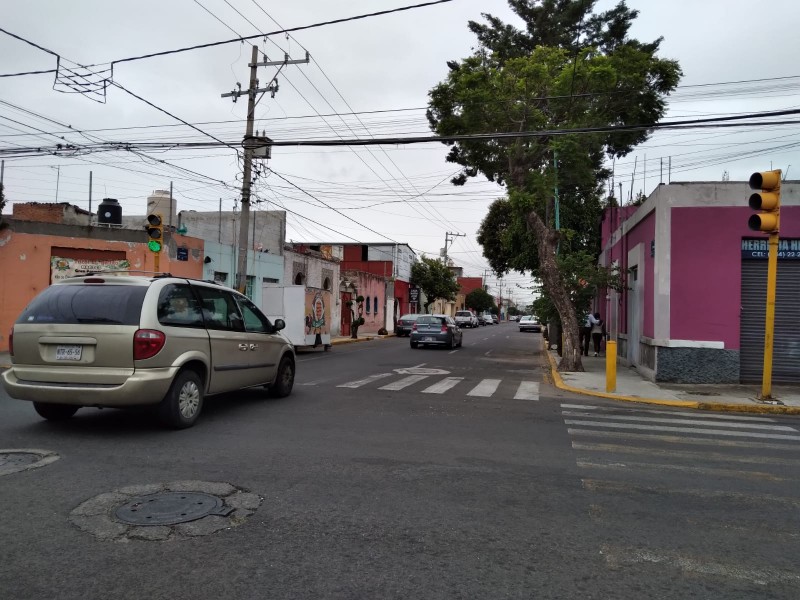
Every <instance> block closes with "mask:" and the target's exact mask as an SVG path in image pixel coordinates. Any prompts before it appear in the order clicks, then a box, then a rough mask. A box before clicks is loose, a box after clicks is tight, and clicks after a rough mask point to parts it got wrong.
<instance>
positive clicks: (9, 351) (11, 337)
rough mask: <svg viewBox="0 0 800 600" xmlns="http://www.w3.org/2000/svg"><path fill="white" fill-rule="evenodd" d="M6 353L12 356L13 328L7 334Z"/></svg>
mask: <svg viewBox="0 0 800 600" xmlns="http://www.w3.org/2000/svg"><path fill="white" fill-rule="evenodd" d="M8 353H9V354H10V355H11V356H14V328H13V327H12V328H11V333H9V334H8Z"/></svg>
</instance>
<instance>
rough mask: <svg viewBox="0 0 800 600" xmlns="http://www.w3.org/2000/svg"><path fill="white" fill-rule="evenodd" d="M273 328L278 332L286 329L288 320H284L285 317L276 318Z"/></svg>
mask: <svg viewBox="0 0 800 600" xmlns="http://www.w3.org/2000/svg"><path fill="white" fill-rule="evenodd" d="M272 328H273V329H274V330H275V331H276V332H278V331H280V330H281V329H285V328H286V321H284V320H283V319H275V323H274V324H273V325H272Z"/></svg>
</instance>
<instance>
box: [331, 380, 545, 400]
mask: <svg viewBox="0 0 800 600" xmlns="http://www.w3.org/2000/svg"><path fill="white" fill-rule="evenodd" d="M391 375H395V373H377V374H375V375H370V376H369V377H364V378H363V379H357V380H355V381H348V382H347V383H342V384H340V385H337V386H336V387H340V388H349V389H356V388H360V387H365V386H370V385H371V384H374V383H376V382H378V381H380V380H382V379H385V378H387V377H390V376H391ZM429 377H430V375H408V376H405V377H402V378H400V379H398V380H397V381H393V382H391V383H387V384H386V385H383V386H381V387H379V388H378V389H380V390H384V391H400V390H403V389H405V388H408V387H411V386H413V385H415V384H417V383H420V382H421V381H424V380H426V379H428V378H429ZM502 382H503V380H502V379H483V380H481V381H479V382H478V383H477V385H474V386H473V387H472V388H471V389H470V390H469V392H467V394H466V395H467V396H471V397H473V398H491V397H493V396H494V395H495V394H496V393H497V390H498V388H499V387H500V385H501V383H502ZM463 383H470V382H467V381H465V378H464V377H444V378H442V379H440V380H438V381H436V382H435V383H433V384H432V385H429V386H428V387H426V388H424V389H423V390H422V391H421V393H423V394H444V393H445V392H448V391H450V390H452V389H453V388H455V387H456V386H458V385H459V384H463ZM513 398H514V400H529V401H530V400H532V401H538V400H539V382H537V381H521V382H519V384H517V388H516V392H515V394H514V396H513Z"/></svg>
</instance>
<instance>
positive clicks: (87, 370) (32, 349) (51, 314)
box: [2, 273, 295, 429]
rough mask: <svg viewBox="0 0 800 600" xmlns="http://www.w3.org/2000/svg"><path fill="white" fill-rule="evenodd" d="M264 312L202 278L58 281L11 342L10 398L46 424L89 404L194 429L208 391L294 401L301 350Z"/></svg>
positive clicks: (23, 318) (34, 304)
mask: <svg viewBox="0 0 800 600" xmlns="http://www.w3.org/2000/svg"><path fill="white" fill-rule="evenodd" d="M284 326H285V323H284V321H283V320H282V319H276V321H275V323H274V324H273V323H271V322H270V321H269V319H267V317H265V316H264V315H263V314H262V313H261V311H260V310H259V309H258V307H256V306H255V304H253V303H252V302H251V301H250V300H249V299H248V298H247V297H246V296H244V295H242V294H240V293H238V292H237V291H235V290H233V289H230V288H227V287H224V286H221V285H218V284H215V283H210V282H205V281H197V280H190V279H184V278H177V277H164V276H157V277H142V276H128V275H115V274H108V273H105V274H103V273H96V274H90V275H86V276H81V277H73V278H69V279H65V280H63V281H58V282H56V283H54V284H53V285H51V286H50V287H47V288H45V289H44V290H43V291H42V292H41V293H40V294H39V295H38V296H36V297H35V298H34V299H33V300H32V301H31V302H30V304H28V306H27V307H26V308H25V310H24V311H23V312H22V314H21V315H20V316H19V318H18V319H17V321H16V323H15V324H14V327H13V329H12V332H11V336H10V337H9V348H10V355H11V360H12V365H11V368H10V369H8V370H6V371H5V372H4V373H3V374H2V379H3V384H4V386H5V389H6V392H7V393H8V394H9V396H11V397H12V398H17V399H20V400H29V401H32V402H33V406H34V408H35V409H36V412H38V413H39V415H40V416H42V417H44V418H45V419H49V420H63V419H68V418H70V417H72V416H73V415H74V414H75V412H76V411H77V410H78V409H79V408H81V407H84V406H91V407H117V408H121V407H129V406H137V405H157V408H158V413H159V416H160V418H161V419H162V421H164V422H165V423H166V424H168V425H170V426H172V427H174V428H178V429H181V428H185V427H191V426H192V425H193V424H194V423H195V421H196V420H197V418H198V416H199V415H200V412H201V410H202V407H203V398H204V397H205V396H206V395H211V394H221V393H225V392H232V391H236V390H240V389H244V388H251V387H259V386H266V387H268V388H269V390H270V392H271V393H272V395H274V396H277V397H284V396H288V395H289V394H290V393H291V392H292V387H293V385H294V375H295V353H294V349H293V347H292V345H291V344H290V343H289V341H288V340H287V339H286V338H285V337H284V336H282V335H281V334H280V333H279V332H280V330H281V329H283V328H284Z"/></svg>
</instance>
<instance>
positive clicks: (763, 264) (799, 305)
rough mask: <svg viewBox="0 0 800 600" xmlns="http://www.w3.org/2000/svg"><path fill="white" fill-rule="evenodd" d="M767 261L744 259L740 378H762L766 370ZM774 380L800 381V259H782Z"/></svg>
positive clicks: (752, 380) (773, 355) (773, 356)
mask: <svg viewBox="0 0 800 600" xmlns="http://www.w3.org/2000/svg"><path fill="white" fill-rule="evenodd" d="M766 302H767V261H766V260H743V261H742V316H741V329H740V338H739V339H740V342H741V345H740V367H739V378H740V379H741V381H742V382H743V383H754V382H760V381H761V378H762V373H763V370H764V325H765V318H766V310H767V307H766ZM772 383H800V261H797V260H784V261H778V285H777V292H776V296H775V339H774V342H773V351H772Z"/></svg>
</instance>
